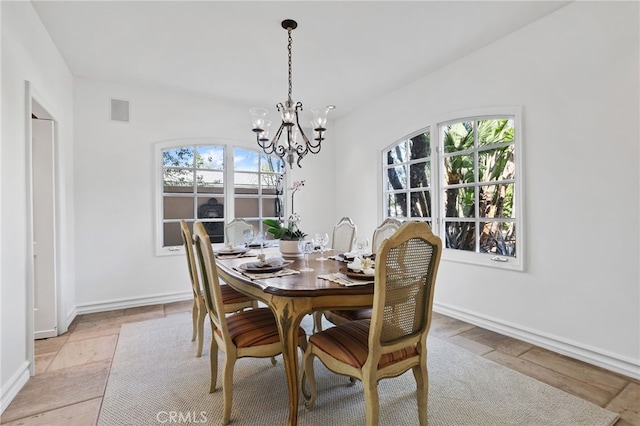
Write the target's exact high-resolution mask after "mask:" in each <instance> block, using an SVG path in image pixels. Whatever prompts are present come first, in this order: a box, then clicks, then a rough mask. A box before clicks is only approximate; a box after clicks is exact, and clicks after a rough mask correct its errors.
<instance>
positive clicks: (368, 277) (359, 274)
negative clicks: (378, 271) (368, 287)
mask: <svg viewBox="0 0 640 426" xmlns="http://www.w3.org/2000/svg"><path fill="white" fill-rule="evenodd" d="M339 272H341V273H343V274H345V275H346V276H347V277H349V278H353V279H356V280H369V281H371V280H372V279H373V278H374V277H375V274H371V275H369V274H363V273H362V272H355V271H352V270H351V269H349V268H347V267H346V266H343V267H342V268H340V269H339Z"/></svg>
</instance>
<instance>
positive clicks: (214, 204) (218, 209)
mask: <svg viewBox="0 0 640 426" xmlns="http://www.w3.org/2000/svg"><path fill="white" fill-rule="evenodd" d="M223 202H224V197H220V198H219V199H218V198H208V197H198V219H210V218H224V205H223ZM192 217H193V216H192Z"/></svg>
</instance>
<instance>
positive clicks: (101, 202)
mask: <svg viewBox="0 0 640 426" xmlns="http://www.w3.org/2000/svg"><path fill="white" fill-rule="evenodd" d="M212 84H217V83H216V82H212ZM74 90H75V97H74V105H75V141H76V144H75V158H76V162H75V183H76V186H75V195H76V229H77V233H76V245H77V257H76V265H77V269H76V276H77V283H78V285H77V303H78V311H79V312H90V311H95V310H104V309H106V308H115V307H118V306H126V305H135V304H141V303H142V304H145V303H147V304H148V303H159V302H162V301H168V300H175V299H176V298H181V297H182V298H185V297H186V298H188V297H191V290H190V288H191V287H190V284H189V279H188V275H187V271H186V264H185V261H184V255H178V256H160V257H158V256H155V254H154V246H153V241H154V236H153V232H154V229H155V222H154V214H155V207H154V206H155V204H154V202H155V200H154V191H155V188H156V181H155V180H154V178H155V176H154V164H153V161H154V158H153V145H154V144H155V143H156V142H160V141H166V140H175V139H182V138H187V139H191V138H219V139H221V140H231V141H234V143H235V142H237V144H238V145H240V146H246V147H249V148H255V147H256V142H255V134H254V133H253V132H251V118H250V115H249V112H248V111H249V107H250V106H249V105H235V104H233V103H230V102H216V101H212V100H209V99H204V98H198V97H194V96H186V95H182V94H177V93H174V92H165V91H161V90H157V89H147V88H143V87H133V86H126V85H119V84H113V83H107V82H101V81H97V80H91V79H82V78H77V79H76V80H75V87H74ZM285 94H286V93H283V95H285ZM110 98H116V99H123V100H128V101H130V110H131V122H130V123H122V122H112V121H110V116H109V105H110ZM276 101H277V100H274V104H275V102H276ZM331 143H332V142H331V141H329V143H328V144H327V146H326V148H325V149H323V151H322V152H321V153H320V154H318V155H315V156H309V157H306V158H305V159H304V160H303V163H302V164H303V168H302V169H298V168H295V169H293V171H292V180H300V179H307V186H306V187H305V189H304V190H302V191H301V192H300V193H298V194H296V210H297V211H298V212H299V213H300V214H301V215H302V217H303V221H304V222H303V226H304V229H305V230H306V231H308V232H315V230H316V229H318V230H320V229H326V228H327V227H329V226H333V223H335V222H334V221H335V218H334V217H333V195H332V190H333V183H332V182H333V176H332V174H331V173H326V170H327V168H330V167H331V165H332V161H333V150H332V147H331ZM287 168H288V166H287ZM313 179H315V180H317V182H318V184H312V183H311V182H310V181H311V180H313ZM312 195H314V196H315V195H317V196H318V197H317V199H314V198H313V197H312ZM320 209H326V211H327V212H328V214H326V215H317V214H316V213H317V211H318V210H320Z"/></svg>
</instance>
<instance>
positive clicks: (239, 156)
mask: <svg viewBox="0 0 640 426" xmlns="http://www.w3.org/2000/svg"><path fill="white" fill-rule="evenodd" d="M259 159H260V154H259V153H258V152H257V151H252V150H248V149H242V148H235V149H234V150H233V168H234V170H237V171H243V172H257V171H258V165H259V163H258V161H259Z"/></svg>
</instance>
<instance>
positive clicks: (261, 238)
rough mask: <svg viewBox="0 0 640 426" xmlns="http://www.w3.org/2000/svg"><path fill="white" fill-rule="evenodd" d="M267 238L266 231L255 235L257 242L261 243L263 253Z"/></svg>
mask: <svg viewBox="0 0 640 426" xmlns="http://www.w3.org/2000/svg"><path fill="white" fill-rule="evenodd" d="M266 239H267V236H266V233H265V232H257V233H256V236H255V242H256V244H260V253H262V248H263V247H264V240H266Z"/></svg>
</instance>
